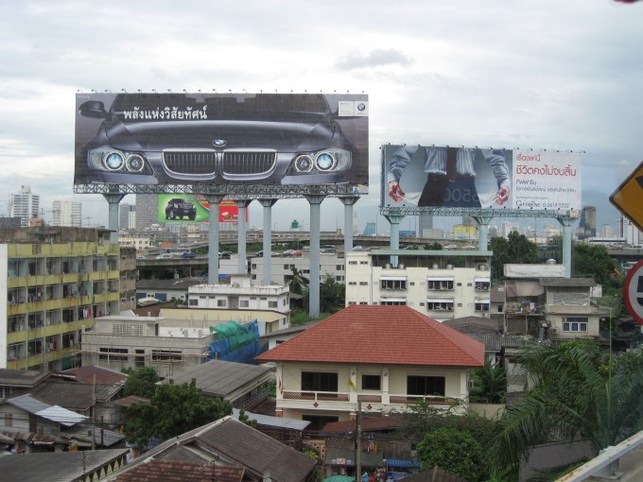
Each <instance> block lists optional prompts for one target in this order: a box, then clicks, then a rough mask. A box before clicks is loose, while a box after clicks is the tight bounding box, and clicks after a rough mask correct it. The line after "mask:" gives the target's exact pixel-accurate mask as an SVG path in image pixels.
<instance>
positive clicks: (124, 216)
mask: <svg viewBox="0 0 643 482" xmlns="http://www.w3.org/2000/svg"><path fill="white" fill-rule="evenodd" d="M119 209H120V212H119V218H118V227H119V229H124V230H127V229H136V206H134V205H132V204H121V205H120V207H119Z"/></svg>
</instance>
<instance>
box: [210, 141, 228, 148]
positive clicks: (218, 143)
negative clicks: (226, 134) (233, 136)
mask: <svg viewBox="0 0 643 482" xmlns="http://www.w3.org/2000/svg"><path fill="white" fill-rule="evenodd" d="M212 145H213V146H214V147H225V146H227V145H228V141H226V140H225V139H215V140H213V141H212Z"/></svg>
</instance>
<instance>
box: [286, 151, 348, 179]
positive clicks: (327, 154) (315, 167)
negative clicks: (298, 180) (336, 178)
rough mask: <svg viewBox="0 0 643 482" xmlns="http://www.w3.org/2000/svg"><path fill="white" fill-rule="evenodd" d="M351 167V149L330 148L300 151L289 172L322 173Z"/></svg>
mask: <svg viewBox="0 0 643 482" xmlns="http://www.w3.org/2000/svg"><path fill="white" fill-rule="evenodd" d="M350 168H351V151H349V150H346V149H339V148H332V149H324V150H322V151H317V152H306V153H301V154H299V155H297V156H296V157H295V161H294V163H293V165H292V167H291V169H290V171H291V172H290V174H291V175H292V174H295V175H296V174H322V173H332V172H338V171H346V170H348V169H350Z"/></svg>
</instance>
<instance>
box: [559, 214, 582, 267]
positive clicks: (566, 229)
mask: <svg viewBox="0 0 643 482" xmlns="http://www.w3.org/2000/svg"><path fill="white" fill-rule="evenodd" d="M556 219H557V220H558V222H559V223H560V224H561V226H562V227H563V239H562V241H563V266H565V278H571V277H572V226H573V225H574V223H576V221H577V220H578V219H577V218H572V217H570V216H558V217H557V218H556Z"/></svg>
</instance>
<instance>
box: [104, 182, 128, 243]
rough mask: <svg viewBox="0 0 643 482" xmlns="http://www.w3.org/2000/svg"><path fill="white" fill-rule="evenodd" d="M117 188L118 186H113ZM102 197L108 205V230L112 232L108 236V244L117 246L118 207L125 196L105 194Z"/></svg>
mask: <svg viewBox="0 0 643 482" xmlns="http://www.w3.org/2000/svg"><path fill="white" fill-rule="evenodd" d="M115 187H117V188H118V186H115ZM103 197H104V198H105V200H106V201H107V203H108V204H109V212H108V214H109V217H108V223H109V226H108V228H109V229H110V231H112V232H111V233H110V235H109V242H110V243H112V244H118V230H119V226H118V224H119V223H118V217H119V216H118V205H119V204H120V202H121V201H122V199H123V198H124V197H125V194H120V193H105V194H103Z"/></svg>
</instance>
